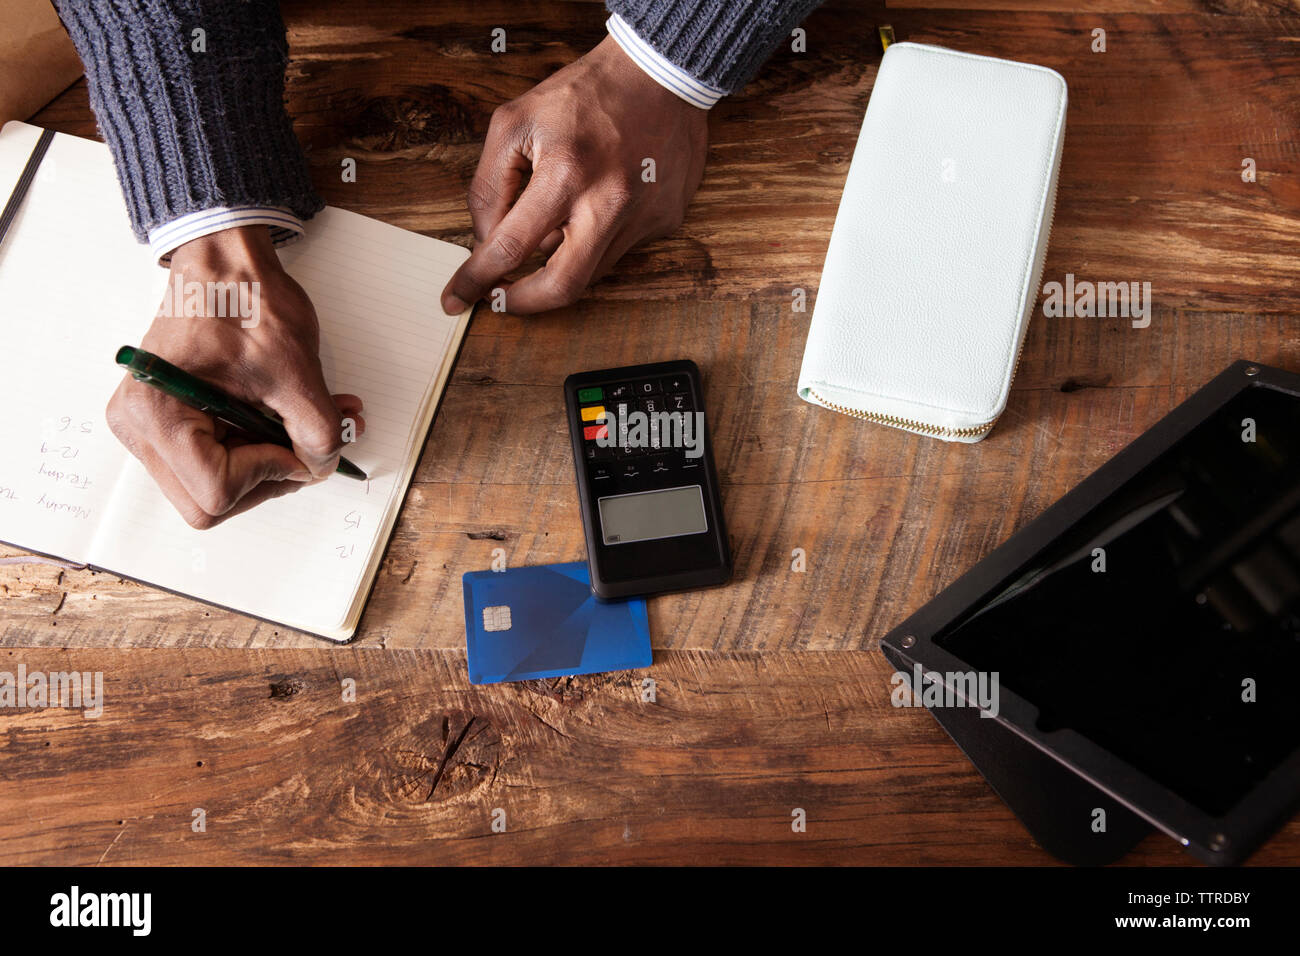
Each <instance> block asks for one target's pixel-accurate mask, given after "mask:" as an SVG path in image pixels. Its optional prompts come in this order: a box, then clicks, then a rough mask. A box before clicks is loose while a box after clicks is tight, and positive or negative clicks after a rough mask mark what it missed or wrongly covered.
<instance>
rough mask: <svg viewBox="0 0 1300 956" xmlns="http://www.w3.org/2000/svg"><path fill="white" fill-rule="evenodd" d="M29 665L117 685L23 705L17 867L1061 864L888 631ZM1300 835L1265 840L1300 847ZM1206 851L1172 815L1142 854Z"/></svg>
mask: <svg viewBox="0 0 1300 956" xmlns="http://www.w3.org/2000/svg"><path fill="white" fill-rule="evenodd" d="M20 662H21V663H24V664H26V666H27V667H28V668H29V670H38V669H39V670H45V671H54V670H70V669H78V670H83V671H90V672H93V671H101V672H103V674H104V680H105V689H104V697H105V702H104V707H103V714H102V716H100V717H99V718H97V719H88V718H85V717H83V716H81V714H80V712H78V711H72V710H36V709H32V710H24V711H17V712H14V713H12V714H11V715H9V716H7V717H6V718H5V723H6V728H5V733H4V735H3V736H0V863H5V864H16V863H64V864H88V865H93V864H99V865H106V866H112V865H125V864H136V863H144V862H148V863H165V864H220V865H225V864H257V865H264V864H291V863H294V864H300V863H342V862H347V863H352V864H375V863H403V864H439V865H449V864H464V863H470V864H479V863H514V864H550V863H564V864H607V863H639V864H643V863H649V864H653V863H689V864H694V863H709V864H719V863H723V864H732V863H787V864H802V863H814V862H815V863H893V864H904V863H905V864H916V863H937V862H943V861H948V860H953V859H961V860H962V861H963V862H966V863H987V864H1015V863H1019V864H1028V863H1048V862H1051V860H1050V858H1049V857H1048V856H1047V855H1046V854H1045V853H1044V852H1043V851H1042V850H1040V849H1039V848H1037V847H1036V846H1035V845H1033V843H1032V842H1031V841H1030V840H1029V838H1028V836H1027V835H1026V834H1025V832H1024V830H1023V829H1022V828H1021V826H1020V824H1019V823H1018V822H1017V821H1016V820H1015V818H1014V817H1013V816H1012V815H1011V813H1010V811H1008V810H1007V809H1006V807H1005V806H1004V805H1003V804H1002V803H1001V801H1000V800H998V798H997V797H996V796H995V795H994V794H993V792H992V790H991V789H990V788H989V787H988V785H987V784H985V783H984V781H983V780H982V779H981V778H980V777H979V776H978V774H976V773H975V771H974V770H973V769H972V768H971V766H970V764H969V762H968V761H967V760H966V759H965V757H964V756H963V755H962V754H961V752H960V751H959V750H958V749H957V747H956V746H955V745H954V744H953V743H952V742H951V741H950V740H949V739H948V738H947V737H946V736H945V735H944V733H943V731H942V730H940V729H939V727H938V725H937V724H935V723H934V721H933V720H932V719H931V718H930V717H929V715H928V714H926V713H925V712H924V711H921V710H910V709H898V708H894V707H892V706H890V703H889V683H888V674H889V670H888V667H887V665H886V664H885V662H884V659H883V657H882V656H881V655H879V654H875V653H870V654H864V653H855V652H831V653H815V652H802V653H765V654H758V653H713V652H707V651H683V652H679V651H665V652H662V653H660V654H659V655H657V658H656V661H655V665H654V667H653V668H652V669H650V670H649V671H646V672H628V673H623V674H608V675H600V676H594V677H578V678H570V679H566V680H561V681H554V682H540V681H531V682H527V683H523V684H516V685H506V686H496V687H473V686H471V685H469V684H467V683H466V678H465V661H464V656H463V655H462V654H461V653H459V652H446V651H381V650H376V649H373V648H371V649H366V648H342V649H324V650H314V651H308V650H291V651H268V650H258V651H244V652H239V653H237V654H231V653H222V652H212V651H195V650H182V649H159V650H139V651H122V650H111V649H110V650H101V651H85V650H82V651H75V652H60V651H54V650H26V651H15V650H7V651H5V652H3V653H0V668H2V669H4V670H7V671H11V672H12V671H14V670H16V668H17V666H18V664H19V663H20ZM647 675H650V676H653V678H654V680H655V681H656V686H655V701H654V702H653V703H651V702H645V701H643V700H642V699H641V697H642V695H641V679H642V677H644V676H647ZM349 678H350V679H352V680H355V681H356V690H357V696H356V701H355V702H347V701H344V700H343V699H342V696H343V695H342V689H341V688H342V686H343V684H342V682H343V681H344V680H345V679H349ZM196 808H197V809H202V810H204V811H205V814H206V831H205V832H202V833H196V832H194V831H193V829H192V828H191V823H192V820H193V811H194V810H195V809H196ZM796 808H797V809H802V810H804V811H805V812H806V815H807V821H808V822H807V831H806V832H804V833H796V832H794V831H793V830H792V827H791V823H792V820H793V817H792V812H793V811H794V810H795V809H796ZM498 809H500V810H503V811H504V813H505V826H506V829H505V832H503V833H501V832H493V830H492V815H493V811H495V810H498ZM1089 824H1090V819H1084V820H1080V826H1081V827H1086V826H1089ZM1297 838H1300V823H1296V822H1293V823H1291V824H1289V825H1288V826H1287V827H1286V829H1285V830H1284V831H1283V832H1282V833H1281V834H1280V835H1279V836H1278V837H1276V838H1275V839H1274V840H1272V841H1271V842H1270V843H1269V844H1268V845H1266V846H1265V847H1264V848H1263V849H1261V850H1260V852H1259V853H1258V854H1257V855H1256V856H1255V858H1254V862H1257V863H1264V864H1295V863H1296V862H1298V861H1300V850H1298V849H1297V848H1298V847H1300V841H1298V840H1297ZM1188 859H1189V858H1188V857H1187V856H1186V855H1185V854H1184V853H1183V851H1182V850H1181V849H1180V848H1179V847H1178V846H1177V844H1176V843H1175V842H1174V841H1173V840H1171V839H1169V838H1167V837H1164V836H1161V835H1152V836H1151V837H1149V838H1148V839H1147V840H1146V841H1145V842H1143V843H1142V844H1141V845H1140V846H1139V847H1138V848H1137V850H1136V851H1135V852H1134V853H1133V854H1131V855H1130V857H1129V858H1128V859H1127V861H1126V862H1130V863H1143V864H1154V865H1164V864H1178V863H1184V862H1187V861H1188Z"/></svg>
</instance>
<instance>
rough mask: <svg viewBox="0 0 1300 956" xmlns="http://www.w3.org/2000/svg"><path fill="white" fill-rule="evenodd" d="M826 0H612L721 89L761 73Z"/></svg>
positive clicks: (663, 49)
mask: <svg viewBox="0 0 1300 956" xmlns="http://www.w3.org/2000/svg"><path fill="white" fill-rule="evenodd" d="M820 2H821V0H606V3H605V6H606V7H607V8H608V10H609V12H610V13H615V14H618V16H619V17H621V18H622V19H623V20H624V21H625V22H626V23H627V24H628V25H629V26H630V27H631V28H632V29H633V30H634V31H635V32H636V34H637V36H639V37H640V38H641V39H642V40H644V41H645V42H646V43H648V44H649V45H650V46H652V47H653V48H654V49H655V50H656V51H658V52H659V53H660V54H661V55H662V56H663V57H664V58H665V59H667V60H669V61H670V62H671V63H673V64H674V65H676V66H677V67H679V68H680V69H681V70H683V71H684V72H686V73H688V74H689V75H691V76H692V77H694V78H695V79H696V80H698V81H700V82H701V83H703V84H705V85H707V86H709V87H712V88H713V89H714V90H717V91H718V92H720V93H734V92H736V91H737V90H739V89H740V88H741V87H742V86H744V85H745V83H747V82H748V81H749V80H750V79H752V78H753V76H754V74H755V73H757V72H758V70H759V68H760V67H761V66H762V65H763V63H764V62H765V61H766V60H767V59H768V57H770V56H771V55H772V53H773V52H774V51H775V50H776V48H777V46H779V45H780V43H781V42H782V41H783V40H787V39H788V38H789V37H790V32H791V30H793V29H794V27H795V26H797V25H798V23H799V22H800V21H801V20H803V18H804V17H806V16H807V15H808V14H809V13H811V12H812V11H813V10H814V9H815V8H816V7H817V6H818V5H819V3H820Z"/></svg>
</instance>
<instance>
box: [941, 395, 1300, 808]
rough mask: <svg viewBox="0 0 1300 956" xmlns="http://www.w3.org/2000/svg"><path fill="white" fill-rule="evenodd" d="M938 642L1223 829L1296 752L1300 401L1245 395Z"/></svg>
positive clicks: (1048, 727) (1046, 727)
mask: <svg viewBox="0 0 1300 956" xmlns="http://www.w3.org/2000/svg"><path fill="white" fill-rule="evenodd" d="M934 641H935V643H936V644H938V645H939V646H940V647H942V648H944V649H946V650H948V651H949V652H950V653H952V654H953V655H955V656H957V657H959V658H960V659H961V660H962V661H963V662H965V663H967V664H969V665H970V666H971V667H973V668H976V669H978V670H981V671H991V672H997V673H998V678H999V681H1000V682H1001V685H1002V686H1003V687H1005V688H1007V689H1008V690H1011V691H1014V692H1016V693H1017V694H1019V695H1020V696H1021V697H1023V698H1025V699H1026V700H1027V701H1028V702H1029V703H1031V704H1033V705H1034V706H1035V707H1036V708H1037V709H1038V729H1039V730H1041V731H1043V732H1050V731H1053V730H1057V729H1062V728H1068V729H1071V730H1074V731H1076V732H1077V733H1079V734H1081V735H1083V736H1084V737H1087V738H1089V739H1090V740H1092V741H1093V742H1094V743H1096V744H1098V745H1099V746H1101V747H1104V748H1105V749H1106V750H1109V751H1110V752H1112V753H1114V754H1115V755H1116V756H1118V757H1120V758H1121V759H1123V760H1125V761H1126V762H1128V763H1129V764H1130V765H1132V766H1134V767H1135V768H1137V769H1139V770H1140V771H1142V772H1143V773H1145V774H1146V775H1148V776H1149V777H1151V778H1152V779H1154V780H1155V781H1157V782H1158V783H1160V784H1162V785H1163V786H1165V787H1166V788H1168V789H1170V790H1172V791H1173V792H1174V793H1176V794H1178V795H1179V796H1180V797H1182V798H1183V799H1185V800H1187V801H1188V802H1189V803H1191V804H1193V805H1194V806H1196V807H1198V808H1200V809H1201V810H1202V811H1204V812H1206V813H1208V814H1211V815H1214V816H1221V815H1223V814H1224V813H1226V812H1227V811H1228V810H1230V809H1231V808H1232V807H1233V806H1235V805H1236V804H1237V803H1238V801H1240V800H1241V798H1242V797H1243V796H1245V795H1246V794H1247V793H1248V792H1250V790H1251V789H1252V788H1254V787H1255V786H1256V784H1258V783H1259V782H1260V781H1261V780H1262V779H1263V778H1264V777H1265V776H1266V775H1267V774H1268V773H1269V772H1270V771H1272V770H1273V769H1275V768H1276V767H1277V766H1278V765H1279V764H1280V763H1281V762H1282V761H1283V760H1285V759H1286V758H1287V757H1288V756H1289V755H1290V754H1291V753H1292V752H1294V751H1296V749H1297V748H1300V693H1297V689H1296V686H1295V681H1297V680H1300V399H1297V398H1296V397H1295V396H1292V395H1290V394H1287V393H1285V392H1282V391H1279V390H1276V389H1273V388H1269V387H1264V386H1262V385H1256V386H1253V387H1249V388H1246V389H1244V390H1242V391H1241V392H1239V393H1238V394H1237V395H1236V396H1235V397H1234V398H1232V399H1231V400H1230V401H1228V402H1227V403H1226V404H1224V405H1223V406H1221V407H1220V408H1219V409H1218V411H1217V412H1216V413H1214V414H1213V415H1212V416H1210V417H1209V418H1207V419H1205V420H1204V421H1202V422H1201V423H1200V424H1199V425H1198V426H1196V427H1195V428H1194V429H1193V430H1191V431H1190V432H1188V433H1187V434H1186V435H1185V436H1183V438H1182V439H1181V440H1179V441H1178V442H1177V443H1176V444H1174V445H1173V446H1171V447H1170V448H1169V449H1168V450H1167V451H1166V452H1165V453H1164V454H1162V455H1161V456H1160V457H1159V458H1157V459H1155V460H1154V461H1153V462H1152V463H1151V464H1150V465H1149V466H1147V467H1146V468H1145V469H1143V470H1142V471H1141V472H1139V473H1138V474H1137V475H1136V476H1135V477H1133V478H1132V479H1131V480H1129V481H1128V482H1126V483H1125V484H1124V485H1123V486H1121V488H1120V489H1119V490H1118V491H1117V492H1116V493H1115V494H1112V495H1110V496H1109V497H1107V498H1106V499H1104V500H1103V501H1102V502H1101V503H1100V504H1099V505H1097V506H1096V507H1094V508H1093V509H1092V510H1091V511H1090V512H1088V513H1087V515H1086V516H1085V517H1084V518H1083V519H1082V520H1081V521H1078V522H1076V523H1075V524H1074V525H1073V526H1072V527H1070V528H1069V529H1068V531H1066V533H1064V534H1063V535H1061V536H1059V537H1058V538H1056V539H1055V540H1054V541H1053V542H1052V543H1051V544H1050V545H1049V546H1048V547H1047V548H1045V549H1044V550H1042V551H1040V552H1039V553H1038V554H1037V555H1035V557H1034V558H1033V559H1031V560H1030V561H1029V562H1027V563H1025V564H1023V565H1022V566H1021V567H1019V568H1018V569H1017V570H1016V571H1014V572H1013V573H1012V574H1010V575H1009V576H1008V577H1007V578H1006V579H1004V580H1003V581H1002V582H1001V583H1000V584H999V585H998V586H997V587H995V588H994V589H993V590H991V591H990V592H989V593H987V594H986V595H984V596H983V597H982V598H981V599H980V600H979V601H977V602H975V604H974V606H973V607H972V608H971V609H970V610H969V611H968V612H967V613H966V614H964V615H963V616H962V617H960V618H958V619H957V621H955V622H954V624H953V625H952V626H950V627H948V628H947V629H945V630H944V631H943V632H941V633H939V634H938V635H936V636H935V638H934Z"/></svg>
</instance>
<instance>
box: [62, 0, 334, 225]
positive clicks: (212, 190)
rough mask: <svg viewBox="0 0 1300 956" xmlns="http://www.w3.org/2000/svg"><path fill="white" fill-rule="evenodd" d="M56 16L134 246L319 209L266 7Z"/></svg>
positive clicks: (205, 4)
mask: <svg viewBox="0 0 1300 956" xmlns="http://www.w3.org/2000/svg"><path fill="white" fill-rule="evenodd" d="M54 5H55V7H56V8H57V9H58V11H59V15H60V17H61V18H62V20H63V23H64V25H65V26H66V27H67V30H68V33H69V35H70V36H71V37H72V41H73V43H74V44H75V46H76V48H77V52H78V53H79V54H80V56H81V59H82V62H83V63H84V64H85V67H86V77H87V80H88V84H89V88H90V102H91V106H92V107H93V109H94V111H95V116H96V118H97V119H98V121H99V127H100V131H101V133H102V135H103V137H104V139H105V140H106V141H107V142H108V145H109V148H110V149H111V150H112V153H113V159H114V161H115V163H116V166H117V172H118V178H119V179H120V180H121V183H122V189H123V192H124V193H125V196H126V201H127V208H128V210H129V212H130V215H131V225H132V228H133V229H134V230H135V232H136V235H137V236H138V237H140V238H141V239H144V238H145V237H146V236H147V235H148V233H149V231H150V230H151V229H154V228H155V227H158V226H160V225H162V224H165V223H168V222H171V221H174V220H176V219H178V218H179V217H181V216H184V215H186V214H189V213H194V212H197V211H199V210H204V209H211V208H214V207H230V206H268V207H279V208H283V209H287V210H289V211H290V212H292V213H293V214H294V215H295V216H298V217H299V218H307V217H309V216H311V215H312V214H314V213H315V212H316V211H317V210H318V209H319V208H320V207H321V201H320V199H319V198H318V197H317V196H316V194H315V192H314V191H313V190H312V187H311V179H310V177H309V175H308V171H307V164H306V160H305V158H304V156H303V153H302V148H301V146H300V145H299V144H298V141H297V139H296V138H295V137H294V134H293V128H292V124H291V123H290V121H289V117H288V114H287V113H286V112H285V109H284V68H285V64H286V62H287V55H288V50H287V44H286V42H285V37H284V25H283V23H282V21H281V20H280V14H279V10H278V7H277V5H276V3H274V2H273V0H253V2H245V3H231V2H221V0H168V2H154V3H147V2H145V0H54ZM196 30H201V31H202V34H198V35H196V34H195V31H196ZM200 37H201V41H200Z"/></svg>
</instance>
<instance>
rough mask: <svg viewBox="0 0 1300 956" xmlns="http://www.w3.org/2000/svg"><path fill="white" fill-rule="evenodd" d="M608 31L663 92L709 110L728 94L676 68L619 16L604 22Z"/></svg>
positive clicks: (616, 15)
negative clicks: (669, 92) (666, 91)
mask: <svg viewBox="0 0 1300 956" xmlns="http://www.w3.org/2000/svg"><path fill="white" fill-rule="evenodd" d="M605 28H606V29H607V30H609V35H610V36H612V37H613V38H614V42H615V43H617V44H618V45H619V46H620V47H622V49H623V52H624V53H626V54H627V55H628V56H630V57H631V58H632V62H634V63H635V64H636V65H637V66H639V67H641V69H642V70H644V71H645V72H646V73H647V74H648V75H649V76H650V78H651V79H652V80H654V81H655V82H656V83H658V84H659V85H660V86H662V87H663V88H664V89H666V90H669V91H671V92H673V93H676V94H677V95H678V96H680V97H681V98H682V99H684V100H685V101H686V102H687V103H690V104H691V105H692V106H698V107H699V108H700V109H702V110H707V109H709V108H711V107H712V106H713V104H715V103H717V102H718V100H720V99H722V98H723V97H724V96H726V95H727V94H726V93H724V92H722V91H721V90H715V89H714V88H713V87H711V86H709V85H708V84H706V83H701V82H700V81H699V80H697V79H696V78H695V77H693V76H691V75H690V74H689V73H687V72H686V71H685V70H683V69H682V68H681V67H680V66H676V65H675V64H673V63H672V62H670V61H669V60H667V59H665V58H664V55H663V54H662V53H660V52H659V51H658V50H656V49H655V48H654V47H652V46H651V45H650V44H649V43H646V42H645V40H642V39H641V38H640V37H639V36H637V34H636V31H635V30H633V29H632V28H631V27H630V26H628V24H627V21H626V20H624V19H623V18H622V17H620V16H619V15H618V14H617V13H615V14H614V15H613V16H611V17H610V18H609V19H608V20H606V21H605Z"/></svg>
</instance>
